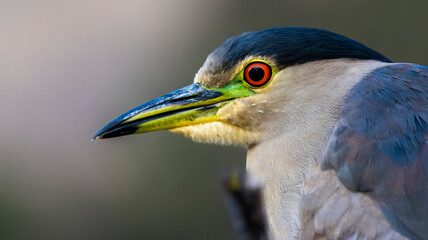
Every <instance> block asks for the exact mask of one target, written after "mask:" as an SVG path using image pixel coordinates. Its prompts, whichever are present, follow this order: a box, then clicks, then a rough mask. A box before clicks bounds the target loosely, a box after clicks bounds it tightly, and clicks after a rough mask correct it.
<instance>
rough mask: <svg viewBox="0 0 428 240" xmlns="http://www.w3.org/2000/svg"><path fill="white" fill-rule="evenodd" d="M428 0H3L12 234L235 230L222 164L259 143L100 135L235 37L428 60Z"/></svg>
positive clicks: (0, 86)
mask: <svg viewBox="0 0 428 240" xmlns="http://www.w3.org/2000/svg"><path fill="white" fill-rule="evenodd" d="M427 9H428V2H427V1H397V0H383V1H373V0H353V1H343V0H326V1H318V0H314V1H297V0H296V1H276V2H275V1H248V0H245V1H244V0H242V1H227V0H222V1H200V0H193V1H189V0H186V1H157V0H152V1H132V0H122V1H113V0H88V1H58V0H39V1H32V0H22V1H19V0H0V239H154V240H160V239H207V240H211V239H212V240H214V239H234V233H233V229H232V227H231V224H230V222H229V218H228V215H227V212H226V210H225V208H224V204H223V196H222V192H221V187H220V182H219V176H220V172H221V169H228V168H240V167H243V166H244V164H245V162H244V159H245V149H239V148H234V147H220V146H213V145H206V144H197V143H193V142H191V141H190V140H188V139H185V138H184V137H181V136H177V135H173V134H171V133H168V132H165V131H164V132H155V133H148V134H144V135H135V136H130V137H123V138H118V139H112V140H105V141H96V142H93V143H91V142H89V139H90V138H91V136H92V135H93V134H94V133H95V132H96V131H97V130H98V129H99V128H100V127H102V126H103V125H104V124H106V123H107V122H109V121H110V120H112V119H113V118H114V117H116V116H117V115H119V114H121V113H123V112H124V111H126V110H128V109H130V108H131V107H135V106H137V105H139V104H141V103H143V102H145V101H147V100H150V99H152V98H154V97H157V96H159V95H161V94H164V93H166V92H169V91H171V90H174V89H177V88H179V87H183V86H186V85H188V84H190V83H191V82H192V81H193V77H194V74H195V73H196V71H197V70H198V68H199V67H200V66H201V65H202V63H203V62H204V60H205V58H206V56H207V55H208V54H209V53H210V52H211V51H212V50H213V49H214V48H215V47H216V46H217V45H219V44H221V43H222V41H224V40H225V39H226V38H227V37H228V36H230V35H232V34H238V33H241V32H243V31H249V30H258V29H264V28H270V27H278V26H306V27H317V28H323V29H327V30H331V31H334V32H337V33H340V34H343V35H346V36H348V37H351V38H353V39H355V40H357V41H360V42H362V43H364V44H366V45H368V46H369V47H372V48H374V49H376V50H378V51H379V52H381V53H383V54H385V55H386V56H387V57H389V58H391V59H392V60H394V61H398V62H415V63H420V64H425V65H428V47H427V45H426V43H427V42H428V27H427V23H428V14H427Z"/></svg>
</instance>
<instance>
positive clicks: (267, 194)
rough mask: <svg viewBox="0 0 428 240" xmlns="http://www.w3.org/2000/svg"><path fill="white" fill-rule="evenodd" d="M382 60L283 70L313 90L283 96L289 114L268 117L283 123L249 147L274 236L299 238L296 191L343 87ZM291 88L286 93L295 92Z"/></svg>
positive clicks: (319, 150) (334, 118) (316, 152)
mask: <svg viewBox="0 0 428 240" xmlns="http://www.w3.org/2000/svg"><path fill="white" fill-rule="evenodd" d="M382 65H384V63H381V62H376V61H343V60H342V61H339V60H328V61H320V62H314V63H311V64H305V65H304V66H295V67H290V68H288V70H287V71H284V72H283V73H282V74H287V76H283V78H284V79H299V80H300V81H302V82H305V83H307V85H308V86H310V87H309V88H307V89H312V90H310V92H307V91H306V92H304V94H301V95H294V96H292V97H293V99H298V101H294V102H292V103H288V102H287V101H286V100H284V103H283V104H282V105H281V106H279V105H278V107H277V108H280V107H281V109H279V110H280V111H279V112H286V113H287V114H284V115H282V116H280V117H278V119H275V121H272V122H276V123H279V124H281V126H276V127H275V128H273V129H274V130H273V131H271V132H270V133H268V134H265V137H264V138H263V139H262V140H261V141H260V142H259V143H258V144H256V145H253V146H251V147H249V149H248V153H247V163H246V164H247V170H248V172H250V174H252V175H253V176H255V177H256V178H258V179H259V180H260V181H261V182H262V183H263V185H264V189H263V198H264V202H265V206H266V214H267V217H268V224H269V228H270V235H271V238H272V239H274V240H276V239H296V238H298V236H299V225H300V219H301V216H300V213H301V212H302V211H301V210H300V208H301V206H300V199H301V194H300V193H301V190H302V187H304V183H305V175H307V174H308V169H309V168H310V167H311V166H313V165H317V164H318V163H317V159H319V158H320V156H321V153H322V149H323V146H325V145H326V143H327V141H328V138H329V135H330V133H331V131H332V129H333V128H334V125H335V123H336V121H337V116H338V111H339V108H340V105H341V103H342V101H343V99H344V97H345V96H346V94H347V92H348V91H349V90H350V89H351V88H352V87H353V86H354V85H355V84H356V83H357V82H358V81H360V79H361V78H362V77H363V76H365V75H366V74H367V73H369V72H370V71H372V70H373V69H375V68H378V67H380V66H382ZM302 68H303V69H302ZM304 68H309V69H310V70H312V71H305V69H304ZM331 69H334V71H331ZM302 72H305V74H301V73H302ZM308 73H309V74H308ZM311 73H312V74H311ZM290 88H291V86H290ZM291 90H292V89H291ZM291 90H290V92H289V93H288V95H291V94H298V91H291ZM307 103H310V104H307ZM316 167H318V166H316Z"/></svg>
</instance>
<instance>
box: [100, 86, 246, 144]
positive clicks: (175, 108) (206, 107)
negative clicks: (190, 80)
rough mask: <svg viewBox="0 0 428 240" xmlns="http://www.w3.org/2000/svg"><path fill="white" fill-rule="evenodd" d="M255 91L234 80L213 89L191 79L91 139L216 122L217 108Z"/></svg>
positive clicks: (133, 111) (136, 109)
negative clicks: (189, 83)
mask: <svg viewBox="0 0 428 240" xmlns="http://www.w3.org/2000/svg"><path fill="white" fill-rule="evenodd" d="M254 94H255V93H254V92H253V91H251V90H250V89H248V88H246V87H245V86H244V85H243V84H239V83H236V82H231V83H229V84H227V85H226V86H224V87H221V88H215V89H209V88H206V87H204V86H202V85H201V84H200V83H194V84H191V85H189V86H187V87H184V88H181V89H178V90H176V91H173V92H170V93H168V94H165V95H163V96H161V97H158V98H156V99H153V100H151V101H149V102H147V103H144V104H143V105H141V106H138V107H136V108H134V109H132V110H130V111H128V112H126V113H124V114H122V115H120V116H119V117H117V118H116V119H114V120H113V121H111V122H110V123H109V124H107V125H106V126H104V127H103V128H102V129H101V130H100V131H98V132H97V133H96V134H95V135H94V137H93V138H92V140H95V139H104V138H113V137H119V136H123V135H130V134H137V133H145V132H151V131H157V130H164V129H172V128H177V127H183V126H189V125H196V124H201V123H208V122H215V121H218V120H219V118H218V117H217V111H218V110H219V109H220V108H221V107H222V106H224V105H226V104H227V103H229V102H230V101H231V100H233V99H236V98H241V97H247V96H251V95H254Z"/></svg>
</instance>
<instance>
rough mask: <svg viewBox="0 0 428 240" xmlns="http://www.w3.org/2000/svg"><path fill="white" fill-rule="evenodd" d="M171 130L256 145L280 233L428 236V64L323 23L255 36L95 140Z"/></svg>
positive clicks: (228, 44)
mask: <svg viewBox="0 0 428 240" xmlns="http://www.w3.org/2000/svg"><path fill="white" fill-rule="evenodd" d="M162 129H169V130H170V131H172V132H174V133H180V134H183V135H185V136H187V137H190V138H192V139H193V140H195V141H198V142H208V143H216V144H232V145H242V146H245V147H247V148H248V155H247V163H246V164H247V166H246V167H247V170H248V171H249V172H250V173H251V174H253V175H255V176H256V177H257V178H258V179H260V180H261V181H262V182H263V184H264V192H263V198H264V202H265V204H266V212H267V216H268V222H269V229H270V232H271V234H272V238H273V239H295V238H300V239H318V238H320V239H348V238H351V239H379V238H382V239H401V238H404V237H403V236H405V237H407V238H410V239H428V68H427V67H425V66H421V65H416V64H408V63H392V62H391V61H390V60H389V59H388V58H386V57H384V56H382V55H381V54H379V53H377V52H376V51H373V50H371V49H370V48H368V47H366V46H364V45H362V44H360V43H358V42H356V41H353V40H351V39H349V38H346V37H344V36H341V35H338V34H335V33H332V32H329V31H324V30H319V29H313V28H274V29H267V30H263V31H257V32H248V33H244V34H241V35H239V36H236V37H231V38H229V39H227V40H226V41H225V42H224V43H223V44H222V45H221V46H219V47H217V48H216V49H215V50H214V51H213V52H212V53H211V54H210V55H209V56H208V58H207V60H206V61H205V63H204V64H203V66H202V67H201V68H200V70H199V71H198V73H197V74H196V76H195V79H194V83H193V84H191V85H190V86H187V87H185V88H182V89H179V90H176V91H173V92H171V93H168V94H166V95H164V96H162V97H159V98H156V99H154V100H152V101H149V102H147V103H145V104H143V105H141V106H139V107H136V108H134V109H132V110H130V111H128V112H126V113H125V114H123V115H121V116H119V117H118V118H116V119H115V120H113V121H112V122H111V123H109V124H107V125H106V126H105V127H104V128H102V129H101V130H100V131H99V132H98V133H97V134H96V135H95V136H94V139H104V138H112V137H118V136H122V135H127V134H135V133H144V132H149V131H156V130H162Z"/></svg>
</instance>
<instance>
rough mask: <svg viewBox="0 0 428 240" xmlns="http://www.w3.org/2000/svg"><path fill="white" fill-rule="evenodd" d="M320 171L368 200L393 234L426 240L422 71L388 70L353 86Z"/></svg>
mask: <svg viewBox="0 0 428 240" xmlns="http://www.w3.org/2000/svg"><path fill="white" fill-rule="evenodd" d="M322 167H323V169H324V170H326V169H334V170H335V171H336V174H337V177H338V178H339V180H340V181H341V182H342V184H343V185H344V186H346V187H347V188H348V189H349V190H351V191H353V192H355V193H364V195H366V196H368V197H370V198H371V199H372V200H374V202H375V203H377V206H378V207H379V209H380V210H381V211H382V213H383V215H384V217H385V218H386V220H387V221H388V223H389V224H390V225H391V226H392V227H393V228H394V229H395V230H396V231H398V232H400V233H401V234H403V235H404V236H406V237H408V238H411V239H428V68H427V67H424V66H420V65H414V64H395V65H389V66H386V67H382V68H378V69H376V70H374V71H373V72H371V73H370V74H368V75H367V76H366V77H364V78H363V79H362V81H361V82H359V83H358V84H356V85H355V86H354V87H353V88H352V89H351V91H350V92H349V93H348V96H347V97H346V99H345V101H344V104H343V106H342V107H341V109H340V115H339V121H338V125H337V126H336V128H335V130H334V132H333V135H332V137H331V139H330V142H329V145H328V149H327V152H326V153H325V155H324V158H323V160H322Z"/></svg>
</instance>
